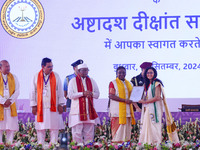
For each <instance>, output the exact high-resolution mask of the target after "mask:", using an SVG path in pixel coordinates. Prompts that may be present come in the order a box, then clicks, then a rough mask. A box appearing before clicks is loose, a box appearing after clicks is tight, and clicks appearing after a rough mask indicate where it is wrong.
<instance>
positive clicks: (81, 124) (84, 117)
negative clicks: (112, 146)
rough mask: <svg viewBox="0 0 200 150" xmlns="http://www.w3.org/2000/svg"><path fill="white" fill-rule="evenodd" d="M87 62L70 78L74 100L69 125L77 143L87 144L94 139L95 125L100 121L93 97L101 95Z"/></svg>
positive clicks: (70, 91) (71, 96)
mask: <svg viewBox="0 0 200 150" xmlns="http://www.w3.org/2000/svg"><path fill="white" fill-rule="evenodd" d="M88 71H89V70H88V67H87V65H86V64H80V65H78V72H79V74H78V75H77V76H76V77H75V78H73V79H71V80H70V82H69V89H68V96H69V98H70V99H71V100H72V102H71V110H70V114H69V127H72V138H73V140H74V141H76V142H77V143H79V144H81V143H83V144H87V143H89V142H92V141H93V139H94V125H95V124H97V123H99V118H98V115H97V113H96V111H95V109H94V105H93V99H97V98H98V97H99V89H98V86H97V84H96V82H95V81H94V80H93V79H92V78H89V77H88Z"/></svg>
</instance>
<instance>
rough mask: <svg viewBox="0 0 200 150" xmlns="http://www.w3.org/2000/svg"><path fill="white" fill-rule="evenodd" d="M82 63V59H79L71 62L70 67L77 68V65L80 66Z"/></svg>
mask: <svg viewBox="0 0 200 150" xmlns="http://www.w3.org/2000/svg"><path fill="white" fill-rule="evenodd" d="M82 63H83V60H82V59H79V60H77V61H75V62H73V63H72V64H71V66H73V67H76V66H78V65H80V64H82Z"/></svg>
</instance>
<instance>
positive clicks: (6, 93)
mask: <svg viewBox="0 0 200 150" xmlns="http://www.w3.org/2000/svg"><path fill="white" fill-rule="evenodd" d="M4 97H5V98H6V99H7V98H9V90H8V89H4Z"/></svg>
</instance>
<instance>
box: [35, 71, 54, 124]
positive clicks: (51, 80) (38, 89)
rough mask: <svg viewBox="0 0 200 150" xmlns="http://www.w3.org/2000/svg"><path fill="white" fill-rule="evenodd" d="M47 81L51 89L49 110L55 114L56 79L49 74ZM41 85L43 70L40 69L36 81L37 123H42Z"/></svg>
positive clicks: (52, 74)
mask: <svg viewBox="0 0 200 150" xmlns="http://www.w3.org/2000/svg"><path fill="white" fill-rule="evenodd" d="M49 81H50V88H51V108H50V110H51V111H52V112H56V77H55V75H54V73H53V72H51V73H50V77H49ZM43 83H44V74H43V70H42V69H41V71H40V72H39V74H38V79H37V122H43Z"/></svg>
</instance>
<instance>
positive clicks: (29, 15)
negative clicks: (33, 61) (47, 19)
mask: <svg viewBox="0 0 200 150" xmlns="http://www.w3.org/2000/svg"><path fill="white" fill-rule="evenodd" d="M43 23H44V9H43V7H42V5H41V4H40V2H39V1H38V0H7V1H6V2H5V3H4V5H3V6H2V9H1V24H2V26H3V28H4V29H5V30H6V32H7V33H8V34H10V35H11V36H13V37H16V38H20V39H23V38H29V37H32V36H33V35H35V34H36V33H38V32H39V30H40V29H41V28H42V25H43Z"/></svg>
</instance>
